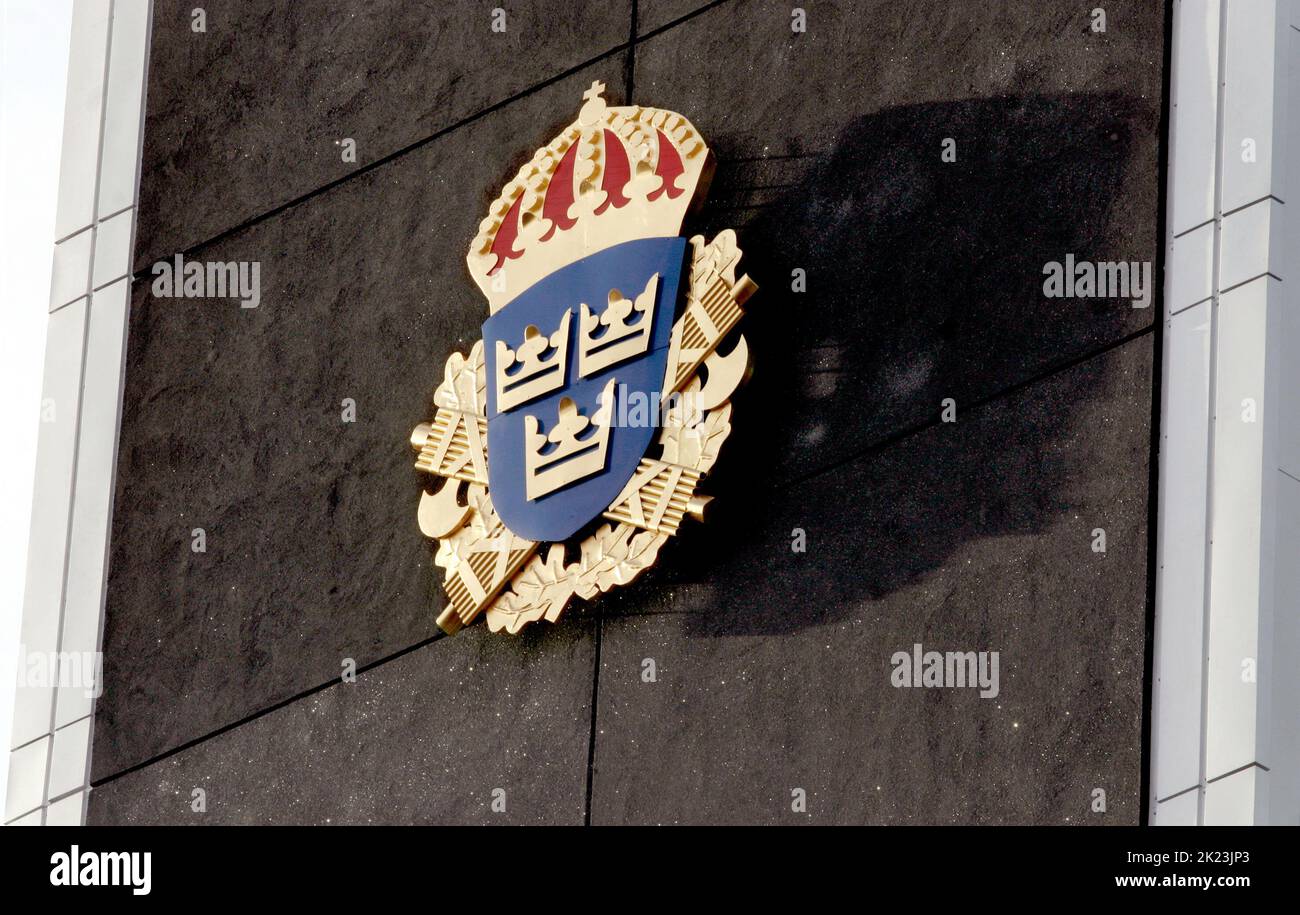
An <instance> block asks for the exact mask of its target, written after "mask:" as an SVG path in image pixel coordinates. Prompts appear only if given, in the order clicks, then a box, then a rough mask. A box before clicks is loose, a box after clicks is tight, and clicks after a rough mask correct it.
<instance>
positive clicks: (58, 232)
mask: <svg viewBox="0 0 1300 915" xmlns="http://www.w3.org/2000/svg"><path fill="white" fill-rule="evenodd" d="M109 7H110V4H109V0H74V5H73V10H72V43H71V47H70V48H69V52H68V98H67V102H66V106H65V108H64V115H63V154H62V158H61V159H60V160H59V204H58V210H57V214H56V216H55V220H54V234H55V238H56V239H61V238H66V237H68V236H69V235H71V234H72V233H73V232H76V231H78V230H80V229H84V228H86V227H87V226H89V225H90V224H91V223H92V222H93V221H94V219H95V175H96V172H97V171H98V167H99V131H100V121H101V113H102V108H103V103H104V65H105V55H106V54H107V51H108V30H109Z"/></svg>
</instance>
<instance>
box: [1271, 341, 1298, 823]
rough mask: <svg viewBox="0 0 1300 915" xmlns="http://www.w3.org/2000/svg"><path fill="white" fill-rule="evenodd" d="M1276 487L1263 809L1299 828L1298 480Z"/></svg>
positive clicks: (1284, 478) (1277, 820)
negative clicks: (1270, 713) (1270, 716)
mask: <svg viewBox="0 0 1300 915" xmlns="http://www.w3.org/2000/svg"><path fill="white" fill-rule="evenodd" d="M1293 352H1294V351H1293ZM1293 404H1294V400H1293ZM1277 483H1278V487H1277V495H1278V499H1277V505H1278V511H1277V556H1278V562H1277V575H1276V585H1275V587H1276V596H1275V600H1274V602H1273V607H1274V618H1273V637H1272V639H1271V644H1270V649H1271V651H1272V663H1271V664H1270V665H1269V670H1270V673H1271V676H1272V683H1271V684H1270V686H1271V689H1272V694H1273V703H1272V707H1273V709H1274V712H1275V724H1274V727H1273V728H1272V731H1271V740H1270V741H1269V747H1268V760H1267V765H1268V767H1269V769H1270V771H1271V775H1270V778H1269V784H1270V792H1269V807H1270V821H1271V822H1272V823H1274V824H1278V825H1282V824H1289V825H1292V826H1300V481H1296V480H1294V479H1292V478H1291V477H1288V476H1285V475H1284V474H1281V472H1279V474H1278V481H1277Z"/></svg>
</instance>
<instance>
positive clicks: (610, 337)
mask: <svg viewBox="0 0 1300 915" xmlns="http://www.w3.org/2000/svg"><path fill="white" fill-rule="evenodd" d="M685 251H686V239H684V238H643V239H637V240H635V241H629V242H624V243H623V244H620V245H615V246H614V247H612V248H607V249H605V250H604V251H601V252H599V253H597V254H593V255H591V256H590V257H585V258H583V259H582V260H580V261H575V262H574V263H572V264H569V265H568V266H566V267H563V268H561V269H559V270H557V271H555V272H554V273H552V274H551V275H550V276H548V277H546V278H545V279H542V280H539V281H538V282H537V283H534V284H533V285H532V286H531V287H529V288H528V289H527V290H525V291H524V292H522V293H520V294H519V296H517V297H516V298H514V299H512V300H511V301H510V302H509V303H508V304H507V305H506V306H505V307H504V308H502V309H501V310H500V311H498V312H497V313H496V314H494V315H492V316H491V317H490V318H488V319H487V321H485V322H484V323H483V343H484V350H485V353H486V365H487V394H488V398H487V403H488V413H487V415H488V479H489V483H490V485H491V490H492V504H493V506H494V507H495V508H496V511H497V514H498V515H499V516H500V517H501V520H502V521H504V522H505V524H506V526H507V527H509V528H510V530H511V531H513V532H514V533H515V534H516V535H518V536H520V537H525V538H527V539H529V540H536V541H559V540H565V539H567V538H569V537H570V536H572V535H573V534H574V533H576V532H577V531H578V530H579V529H580V528H581V527H582V526H583V525H584V524H586V523H587V522H588V521H590V520H591V519H593V518H595V517H598V516H599V515H600V514H601V513H602V512H604V511H605V509H607V508H608V507H609V505H610V503H611V502H613V501H614V499H615V498H616V497H617V496H618V495H619V493H620V492H621V491H622V490H623V487H624V486H626V485H627V482H628V480H630V479H631V478H632V474H633V473H634V472H635V471H636V469H637V466H638V465H639V464H640V462H641V458H642V457H643V456H644V455H645V453H646V450H647V449H648V448H649V447H650V443H651V442H652V441H653V440H654V438H655V434H656V431H657V429H658V426H657V422H655V421H647V420H656V419H657V417H658V415H659V408H658V401H659V399H660V397H661V391H662V388H663V382H664V369H665V368H666V366H667V362H668V345H669V339H670V337H671V335H672V326H673V320H674V319H675V317H676V310H677V302H678V290H679V287H680V281H681V274H682V267H683V262H684V258H685ZM651 404H653V405H654V406H653V407H652V408H650V409H647V408H648V407H650V405H651ZM638 405H639V406H638Z"/></svg>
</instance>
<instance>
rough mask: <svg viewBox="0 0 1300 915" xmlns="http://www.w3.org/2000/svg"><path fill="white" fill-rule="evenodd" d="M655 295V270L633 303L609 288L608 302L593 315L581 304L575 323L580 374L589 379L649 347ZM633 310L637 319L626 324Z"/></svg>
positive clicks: (584, 303)
mask: <svg viewBox="0 0 1300 915" xmlns="http://www.w3.org/2000/svg"><path fill="white" fill-rule="evenodd" d="M658 295H659V274H657V273H656V274H655V275H654V276H652V277H650V279H649V280H648V281H647V282H646V284H645V289H643V290H642V291H641V294H640V295H638V296H637V297H636V301H635V302H630V301H628V300H627V299H625V298H624V297H623V293H621V292H619V291H618V290H617V289H611V290H610V291H609V304H608V306H607V307H606V308H605V310H604V311H603V312H601V313H600V314H599V315H594V314H592V313H591V309H590V308H589V307H588V306H587V303H586V302H583V303H582V309H581V318H580V320H579V322H578V328H579V332H578V374H579V376H580V377H582V378H588V377H590V376H592V375H595V374H596V373H597V372H600V371H602V370H603V369H607V368H609V367H610V366H611V365H617V364H618V363H620V362H625V361H626V360H628V359H632V358H634V357H636V356H640V355H642V354H644V353H645V352H646V351H647V350H648V349H649V348H650V335H651V332H652V331H653V330H654V319H655V299H656V298H657V297H658ZM633 312H635V313H636V316H637V320H636V322H635V323H634V324H632V325H631V326H629V325H628V320H627V319H628V318H629V317H631V315H632V314H633Z"/></svg>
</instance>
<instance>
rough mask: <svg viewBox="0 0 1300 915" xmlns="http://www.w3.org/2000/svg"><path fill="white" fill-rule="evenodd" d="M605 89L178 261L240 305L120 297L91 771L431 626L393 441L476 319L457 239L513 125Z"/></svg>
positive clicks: (217, 723)
mask: <svg viewBox="0 0 1300 915" xmlns="http://www.w3.org/2000/svg"><path fill="white" fill-rule="evenodd" d="M621 73H622V65H621V62H616V63H615V64H613V65H610V66H608V67H600V68H598V69H597V70H595V71H583V72H581V73H578V74H576V75H575V76H574V77H573V78H572V79H570V80H567V81H563V82H561V83H557V84H556V85H554V86H552V87H550V88H547V89H544V90H542V91H539V92H537V93H535V94H533V95H530V96H529V97H528V98H526V99H524V100H522V101H521V102H519V103H518V104H516V105H513V106H511V107H510V109H509V112H510V116H508V117H507V116H506V114H505V112H498V113H496V114H493V115H490V116H488V117H486V118H483V119H482V120H480V121H477V122H475V123H474V124H473V125H470V126H469V127H466V128H465V129H464V130H463V131H458V132H457V133H456V135H455V136H454V137H448V138H446V139H444V140H440V141H438V142H436V143H433V144H430V145H429V146H428V147H426V148H423V149H421V150H419V151H417V152H413V153H411V154H410V155H408V156H404V157H402V158H401V159H399V160H396V161H395V162H394V163H392V164H391V165H388V166H385V167H383V168H379V169H376V170H374V171H372V172H369V173H368V174H366V175H362V176H359V177H358V178H357V179H356V180H355V181H349V182H346V183H345V184H342V185H339V186H338V187H337V188H334V189H332V190H331V191H330V192H328V193H326V194H321V195H319V196H317V197H313V198H312V199H311V200H309V201H307V202H306V203H304V204H302V205H301V206H299V207H294V208H292V209H290V210H287V211H285V212H284V213H282V214H280V215H279V216H277V217H275V218H273V219H270V220H267V221H265V222H262V223H259V224H257V225H256V226H253V227H252V228H250V229H247V230H245V231H242V232H240V233H238V234H236V235H234V236H232V237H231V238H229V239H227V240H226V241H223V242H221V243H220V244H219V245H215V246H212V247H211V248H207V249H203V250H202V251H200V252H198V253H197V254H196V256H197V257H200V258H203V259H208V260H221V261H226V260H250V261H252V260H256V261H259V262H260V263H261V285H262V301H261V304H260V306H259V307H257V308H255V309H242V308H241V307H240V305H239V302H238V301H237V300H234V299H167V298H155V297H153V295H152V294H151V289H150V284H148V283H144V282H141V283H137V284H136V287H135V297H134V299H133V302H132V309H131V325H130V329H129V336H128V353H127V373H126V393H125V397H124V406H123V419H122V432H121V445H120V449H119V455H118V479H117V496H116V503H115V510H114V517H113V535H112V542H111V551H110V552H111V555H110V570H109V582H108V600H107V611H106V622H105V628H104V651H105V662H104V677H105V692H104V696H103V697H102V699H101V700H100V702H99V706H98V714H97V717H96V737H95V753H94V759H93V764H92V771H93V775H92V777H94V778H101V777H104V776H106V775H109V774H111V773H113V772H116V771H120V770H121V769H123V768H125V767H127V766H132V765H135V764H137V763H139V762H142V761H143V760H146V759H149V758H151V757H153V756H155V755H157V754H159V753H162V752H164V751H166V750H168V749H170V748H172V747H174V746H177V745H179V744H182V743H185V742H186V741H189V740H193V739H194V738H196V737H200V736H202V735H204V734H207V733H210V732H211V731H213V730H215V729H216V728H219V727H223V726H225V725H227V724H230V723H231V722H233V721H238V720H240V719H242V718H245V717H246V716H248V715H250V714H253V713H255V712H257V711H258V710H260V709H263V708H266V707H267V706H269V705H272V704H274V703H276V702H280V701H283V700H284V699H287V698H289V697H290V696H293V695H296V694H297V693H300V692H302V691H303V690H306V689H311V688H312V687H314V686H316V685H318V684H320V683H324V682H327V681H329V680H330V679H332V678H334V677H336V676H337V675H338V673H339V670H340V665H341V663H342V659H343V658H353V659H355V660H356V661H357V663H359V664H367V663H370V662H372V661H375V660H378V659H379V658H382V657H385V656H387V655H389V654H392V653H393V652H395V651H399V650H401V649H403V648H406V647H407V646H409V645H412V644H414V643H416V642H418V641H420V640H421V639H424V638H428V637H429V636H430V635H432V634H434V633H436V632H437V631H438V630H437V626H436V625H435V624H434V618H435V617H436V615H437V613H438V611H440V610H441V609H442V607H443V606H444V601H445V598H444V596H443V593H442V589H441V581H442V575H441V572H442V570H441V569H437V568H435V567H434V566H433V562H432V551H431V549H430V547H429V544H428V541H426V540H425V538H424V537H423V536H422V535H421V534H420V531H419V528H418V526H417V523H416V517H415V512H416V507H417V505H418V503H419V493H420V487H421V486H422V485H430V486H431V485H432V483H431V481H429V480H428V478H427V477H423V475H421V474H418V473H417V472H416V471H415V469H414V467H413V464H414V456H413V454H412V452H411V449H410V445H409V444H408V442H409V438H410V433H411V429H412V428H413V427H414V426H415V425H416V424H417V423H419V422H422V421H424V420H426V419H429V418H430V417H431V415H432V406H431V404H432V396H433V389H434V387H435V386H436V385H437V384H438V382H439V381H441V380H442V372H443V366H444V364H445V362H446V359H447V356H448V355H450V353H451V352H452V351H453V350H455V349H459V350H460V351H462V352H465V351H467V350H468V348H469V346H470V344H471V343H472V342H473V341H474V340H477V339H478V338H479V325H480V324H481V323H482V321H483V319H484V318H485V317H486V316H487V303H486V301H485V300H484V299H483V297H482V295H481V293H480V292H479V291H478V289H477V287H474V286H473V284H472V282H471V280H470V279H469V276H468V272H467V270H466V268H465V260H464V258H465V253H466V251H467V250H468V247H469V242H468V239H470V238H472V237H473V234H474V231H475V229H476V227H477V225H478V223H479V220H481V219H482V218H483V215H484V213H486V211H487V205H488V201H489V199H491V198H490V196H489V194H490V195H492V196H495V194H496V193H497V192H499V190H500V188H501V186H502V185H503V184H504V183H505V181H506V180H507V179H508V178H509V177H510V176H511V175H512V174H513V173H514V171H515V169H517V168H518V166H519V164H521V162H522V161H523V160H525V159H526V158H527V157H528V156H530V155H531V153H532V146H531V145H529V144H527V143H525V144H520V143H519V142H517V140H516V139H515V138H516V135H517V134H518V132H519V130H520V124H528V125H530V130H531V131H532V132H533V133H534V134H535V135H536V136H538V137H543V138H545V137H549V136H550V133H548V131H552V130H553V129H558V127H559V126H560V125H559V124H557V123H553V122H555V121H557V120H561V121H562V120H563V119H564V118H565V117H566V115H567V116H568V117H569V118H571V117H572V113H573V111H574V110H575V109H576V108H577V107H578V105H579V104H580V102H581V96H582V91H583V89H585V88H586V86H587V85H588V84H590V82H591V80H592V79H594V78H596V76H600V77H601V78H603V79H605V80H606V81H607V82H608V84H609V87H610V88H609V92H610V93H611V95H614V94H615V93H618V92H620V91H621V89H620V87H621V82H620V81H619V80H620V76H621ZM533 142H536V141H533ZM482 150H491V151H493V153H494V154H493V155H481V154H478V153H477V152H476V151H482ZM345 398H350V399H351V400H353V401H355V404H356V422H353V423H349V422H344V421H343V413H344V410H345V407H344V400H345ZM196 528H202V529H203V531H204V539H205V541H206V544H205V545H206V552H203V553H195V552H193V550H192V543H193V531H194V530H195V529H196ZM435 573H437V574H435Z"/></svg>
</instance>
